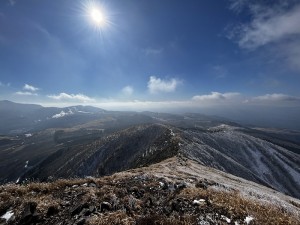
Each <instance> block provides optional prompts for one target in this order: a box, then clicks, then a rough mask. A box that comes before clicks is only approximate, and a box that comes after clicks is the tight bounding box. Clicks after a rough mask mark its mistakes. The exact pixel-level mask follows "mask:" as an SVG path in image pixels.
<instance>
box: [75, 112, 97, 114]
mask: <svg viewBox="0 0 300 225" xmlns="http://www.w3.org/2000/svg"><path fill="white" fill-rule="evenodd" d="M77 112H79V113H84V114H93V113H92V112H85V111H77Z"/></svg>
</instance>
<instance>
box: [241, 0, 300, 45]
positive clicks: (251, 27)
mask: <svg viewBox="0 0 300 225" xmlns="http://www.w3.org/2000/svg"><path fill="white" fill-rule="evenodd" d="M259 7H260V8H259ZM263 9H264V7H263V6H256V9H255V11H254V10H253V12H254V19H253V20H252V22H251V23H250V24H244V25H242V26H241V27H240V33H239V34H238V35H239V38H238V43H239V46H240V47H242V48H248V49H255V48H257V47H260V46H263V45H266V44H269V43H272V42H277V41H281V40H283V39H287V38H289V37H292V36H294V35H299V34H300V26H299V21H300V6H299V5H298V6H295V7H294V8H292V9H290V10H287V11H282V10H279V9H277V8H275V9H268V8H265V10H263Z"/></svg>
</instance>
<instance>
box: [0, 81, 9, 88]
mask: <svg viewBox="0 0 300 225" xmlns="http://www.w3.org/2000/svg"><path fill="white" fill-rule="evenodd" d="M0 87H10V83H6V84H4V83H2V82H1V81H0Z"/></svg>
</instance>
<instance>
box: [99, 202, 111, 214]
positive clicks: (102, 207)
mask: <svg viewBox="0 0 300 225" xmlns="http://www.w3.org/2000/svg"><path fill="white" fill-rule="evenodd" d="M110 209H111V204H110V203H109V202H102V203H101V204H100V212H105V211H109V210H110Z"/></svg>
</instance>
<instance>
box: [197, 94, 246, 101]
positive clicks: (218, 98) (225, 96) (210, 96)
mask: <svg viewBox="0 0 300 225" xmlns="http://www.w3.org/2000/svg"><path fill="white" fill-rule="evenodd" d="M238 96H240V93H238V92H227V93H220V92H211V93H210V94H208V95H195V96H194V97H192V100H194V101H207V102H209V101H211V102H214V101H225V100H233V99H236V97H238Z"/></svg>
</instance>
